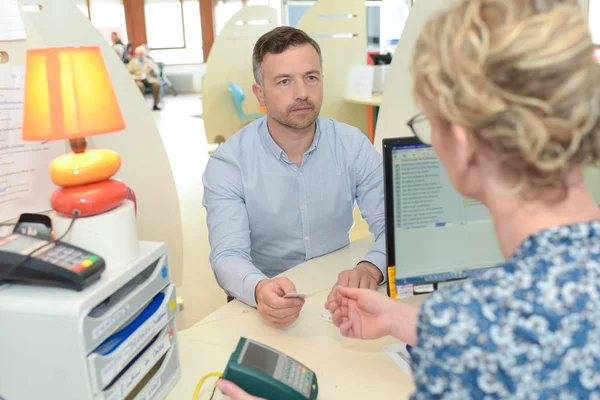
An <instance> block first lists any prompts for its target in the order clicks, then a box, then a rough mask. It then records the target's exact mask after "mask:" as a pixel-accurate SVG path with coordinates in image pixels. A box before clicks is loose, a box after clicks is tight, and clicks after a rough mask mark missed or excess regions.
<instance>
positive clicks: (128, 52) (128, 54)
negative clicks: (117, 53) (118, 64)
mask: <svg viewBox="0 0 600 400" xmlns="http://www.w3.org/2000/svg"><path fill="white" fill-rule="evenodd" d="M133 58H134V57H133V45H132V44H131V43H127V46H125V55H123V63H124V64H128V63H129V61H131V60H133Z"/></svg>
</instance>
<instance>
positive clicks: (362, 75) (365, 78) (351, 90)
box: [346, 65, 375, 98]
mask: <svg viewBox="0 0 600 400" xmlns="http://www.w3.org/2000/svg"><path fill="white" fill-rule="evenodd" d="M374 72H375V69H374V68H373V66H370V65H353V66H352V67H351V68H350V71H348V81H347V83H346V97H354V98H370V97H372V96H373V74H374Z"/></svg>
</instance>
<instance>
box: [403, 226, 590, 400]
mask: <svg viewBox="0 0 600 400" xmlns="http://www.w3.org/2000/svg"><path fill="white" fill-rule="evenodd" d="M417 326H418V341H417V342H418V344H417V346H415V347H414V348H413V351H412V357H413V377H414V380H415V384H416V387H417V390H416V393H415V394H413V396H412V399H435V398H445V399H461V400H463V399H498V398H510V399H558V398H560V399H587V398H592V399H593V398H596V399H600V221H596V222H591V223H579V224H574V225H569V226H562V227H557V228H552V229H549V230H544V231H541V232H538V233H536V234H535V235H533V236H531V237H529V238H528V239H526V240H525V241H524V242H523V243H522V244H521V246H520V247H519V248H518V249H517V250H516V251H515V253H514V255H513V256H512V257H511V258H510V259H509V260H507V262H506V263H505V264H504V265H502V266H500V267H498V268H494V269H492V270H490V271H489V272H487V273H486V274H485V275H483V276H482V277H480V278H478V279H475V280H472V281H465V282H464V283H462V284H457V285H453V286H451V287H448V288H445V289H443V290H440V291H438V292H436V293H434V294H433V295H432V296H431V297H429V298H428V299H427V300H426V301H425V302H424V304H423V306H422V307H421V311H420V314H419V321H418V325H417Z"/></svg>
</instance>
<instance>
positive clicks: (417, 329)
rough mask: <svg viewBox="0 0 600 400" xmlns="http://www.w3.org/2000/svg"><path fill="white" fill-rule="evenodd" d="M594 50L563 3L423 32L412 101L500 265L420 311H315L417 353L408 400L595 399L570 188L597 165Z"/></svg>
mask: <svg viewBox="0 0 600 400" xmlns="http://www.w3.org/2000/svg"><path fill="white" fill-rule="evenodd" d="M593 51H594V45H593V43H592V39H591V35H590V31H589V28H588V26H587V24H586V22H584V21H583V20H582V18H581V10H580V8H579V6H578V2H577V0H562V1H560V0H542V1H540V0H537V1H534V0H463V1H462V2H461V3H460V4H459V5H457V6H455V7H453V8H452V9H450V10H449V11H446V12H444V13H443V14H441V15H440V16H438V17H436V18H434V19H432V20H431V21H429V22H428V23H427V24H426V25H425V28H424V30H423V32H422V33H421V36H420V38H419V40H418V42H417V46H416V50H415V53H414V54H415V56H414V59H413V65H412V67H413V68H412V70H413V74H414V77H413V87H414V90H415V95H416V99H417V103H418V104H420V106H421V107H422V110H423V113H424V116H425V117H426V118H427V119H428V120H429V123H430V124H431V130H432V133H431V142H432V144H433V147H434V149H435V151H436V153H437V154H438V156H439V158H440V160H441V161H442V163H443V165H444V167H445V169H446V172H447V173H448V176H449V177H450V180H451V181H452V184H453V185H454V187H455V188H456V189H457V190H458V191H459V192H460V193H462V194H463V195H464V196H466V197H469V198H474V199H477V200H478V201H481V202H482V203H484V204H485V205H486V206H487V207H488V209H489V210H490V213H491V215H492V219H493V222H494V225H495V229H496V233H497V236H498V244H499V247H500V249H501V251H502V253H503V254H504V255H505V256H506V257H507V260H506V262H505V263H503V264H502V265H500V266H498V267H497V268H494V269H492V270H490V271H488V272H487V273H485V274H484V275H483V276H481V277H479V278H477V279H473V280H470V281H464V282H462V283H457V284H455V285H452V286H450V287H447V288H444V289H442V290H439V291H437V292H435V293H433V294H432V295H431V296H430V297H429V298H427V299H426V300H425V301H424V303H423V305H422V306H421V307H420V310H419V309H418V308H417V307H415V306H413V305H409V304H405V303H401V302H397V301H394V300H391V299H389V298H387V297H385V296H381V295H379V294H377V293H372V292H369V291H364V290H353V289H346V288H338V290H337V293H338V294H337V295H336V296H333V297H332V299H331V300H330V301H329V302H328V304H327V307H328V308H329V310H330V311H331V312H332V313H333V321H334V323H335V324H336V325H337V326H339V327H340V330H341V333H342V335H343V336H348V337H354V338H361V339H374V338H379V337H382V336H384V335H393V336H395V337H396V338H398V339H400V340H402V341H404V342H406V343H408V344H410V345H413V346H415V347H414V348H413V349H412V376H413V378H414V379H415V385H416V393H415V394H414V395H413V398H414V399H438V398H442V397H443V398H452V399H483V398H486V399H498V398H510V399H538V398H543V399H558V398H560V399H588V398H598V394H599V393H600V375H599V373H600V370H599V368H598V366H599V365H600V342H599V339H600V211H599V209H598V205H597V204H596V203H595V202H594V201H593V200H592V198H591V197H590V195H589V194H588V191H587V189H586V187H585V185H584V179H583V168H584V166H585V165H586V164H591V163H594V164H597V163H598V161H599V159H600V65H599V64H598V63H596V62H595V60H594V56H593ZM421 121H423V120H421ZM422 124H423V125H425V126H421V127H418V126H415V127H414V132H415V134H416V135H417V136H419V132H422V130H420V128H423V127H424V128H425V130H427V129H428V127H427V123H423V122H422ZM422 140H423V139H422ZM598 184H599V183H598V182H595V183H594V185H596V186H597V185H598ZM475 250H476V249H474V251H475ZM221 385H224V384H223V383H221ZM227 388H228V389H229V387H227ZM234 389H235V388H234ZM243 398H244V399H246V398H249V397H235V399H236V400H240V399H243Z"/></svg>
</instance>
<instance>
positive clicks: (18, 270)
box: [0, 234, 105, 291]
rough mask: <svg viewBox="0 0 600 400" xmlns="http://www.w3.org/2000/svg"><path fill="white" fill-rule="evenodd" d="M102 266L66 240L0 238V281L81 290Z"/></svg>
mask: <svg viewBox="0 0 600 400" xmlns="http://www.w3.org/2000/svg"><path fill="white" fill-rule="evenodd" d="M42 246H43V247H42ZM38 248H39V251H35V250H36V249H38ZM32 251H35V252H34V253H33V254H32V255H31V256H30V257H29V258H28V257H27V256H28V255H29V254H30V253H31V252H32ZM104 268H105V263H104V260H103V259H102V258H100V257H98V256H96V255H94V254H92V253H90V252H89V251H86V250H83V249H80V248H78V247H75V246H72V245H70V244H67V243H63V242H52V243H51V242H49V241H47V240H44V239H40V238H38V237H34V236H27V235H19V234H13V235H10V236H7V237H5V238H1V239H0V281H7V282H16V283H31V284H35V285H44V286H59V287H64V288H67V289H73V290H77V291H81V290H83V289H85V288H86V287H88V286H89V285H91V284H92V283H94V282H96V281H97V280H98V279H99V278H100V275H101V274H102V271H104Z"/></svg>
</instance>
